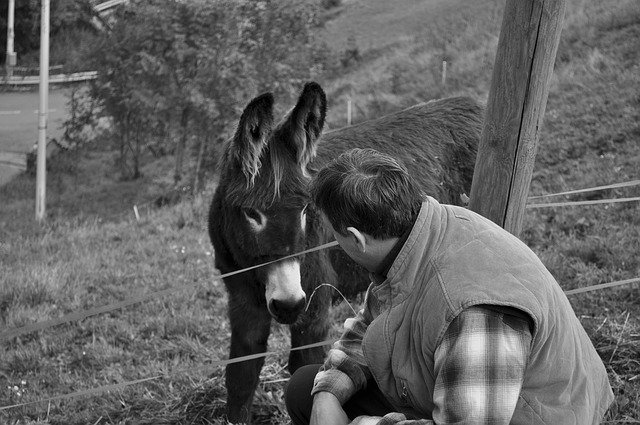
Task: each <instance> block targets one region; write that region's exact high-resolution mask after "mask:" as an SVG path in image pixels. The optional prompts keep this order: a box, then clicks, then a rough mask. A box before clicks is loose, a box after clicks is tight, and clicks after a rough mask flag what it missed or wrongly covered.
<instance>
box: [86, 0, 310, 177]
mask: <svg viewBox="0 0 640 425" xmlns="http://www.w3.org/2000/svg"><path fill="white" fill-rule="evenodd" d="M315 24H316V19H315V10H314V9H313V8H312V7H310V6H308V5H305V4H298V5H295V4H291V3H290V2H289V1H284V0H282V1H275V0H271V1H257V2H256V1H248V0H241V1H235V0H223V1H191V2H182V1H177V0H148V1H134V2H131V3H130V4H129V5H128V6H126V7H125V8H123V9H122V10H121V11H120V14H119V15H118V17H117V20H116V23H115V25H114V26H113V27H112V31H111V32H109V33H108V34H106V35H105V36H104V38H103V39H102V40H101V43H99V45H98V48H97V49H96V51H95V53H94V59H95V60H94V65H95V69H96V70H97V71H98V75H99V77H98V79H97V80H96V81H95V82H94V85H93V90H92V92H91V93H92V96H93V97H94V98H95V99H97V100H98V101H99V104H100V105H101V112H102V114H104V115H106V116H109V117H110V118H111V119H112V122H113V135H114V141H115V144H116V146H117V148H118V151H119V163H120V166H121V169H122V172H123V176H124V177H127V178H136V177H138V176H139V175H140V155H141V153H142V152H143V151H144V147H147V146H148V147H149V148H150V149H153V150H154V152H162V151H168V152H172V153H173V154H174V156H175V167H174V184H175V185H176V186H179V185H182V184H183V178H184V170H183V167H184V162H185V156H188V154H190V153H191V152H194V153H195V157H196V163H195V165H193V168H192V169H193V173H192V180H194V181H195V180H196V179H197V176H198V175H199V174H200V172H201V170H202V163H203V161H204V158H205V157H206V153H207V152H211V151H212V149H208V147H207V145H208V144H209V143H217V142H218V141H219V140H221V139H223V137H221V136H222V135H224V134H225V130H226V129H228V125H229V123H231V122H232V121H234V120H235V119H236V118H237V114H238V113H239V110H238V105H239V102H240V101H242V102H244V100H246V99H247V98H248V97H250V96H253V95H255V94H256V93H257V92H258V91H264V90H267V89H269V90H273V91H275V92H276V94H283V95H289V96H290V95H291V92H292V90H293V89H297V88H298V86H299V85H300V83H301V82H302V81H303V80H306V79H308V78H310V76H311V74H312V72H317V71H318V70H319V69H322V64H319V63H317V62H315V61H314V58H315V57H317V55H315V54H316V53H317V48H316V46H315V43H314V41H313V38H312V36H311V34H312V33H311V29H312V27H313V26H314V25H315ZM190 148H193V149H190Z"/></svg>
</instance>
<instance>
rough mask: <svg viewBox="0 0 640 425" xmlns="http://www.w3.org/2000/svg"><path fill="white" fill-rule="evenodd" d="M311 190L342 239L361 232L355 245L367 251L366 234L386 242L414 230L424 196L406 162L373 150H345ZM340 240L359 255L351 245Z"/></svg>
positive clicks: (322, 170) (324, 171)
mask: <svg viewBox="0 0 640 425" xmlns="http://www.w3.org/2000/svg"><path fill="white" fill-rule="evenodd" d="M310 190H311V196H312V199H313V202H314V203H315V204H316V206H317V207H318V208H319V209H320V210H321V211H322V213H323V214H324V216H325V218H326V220H327V221H328V222H329V224H331V226H332V227H333V230H334V232H335V233H337V234H336V239H337V240H338V242H341V240H342V241H344V240H345V239H344V238H347V237H350V236H352V235H355V236H356V238H355V239H354V243H355V245H354V246H355V247H356V248H358V247H359V249H360V250H362V252H364V250H366V246H365V245H366V243H365V240H364V238H365V236H367V237H369V239H372V240H374V241H386V240H394V239H397V238H398V237H400V236H402V235H403V234H404V233H405V232H407V231H409V230H410V229H411V228H412V227H413V224H414V222H415V220H416V217H417V216H418V213H419V211H420V206H421V204H422V201H423V199H424V196H423V194H422V191H421V190H420V187H419V186H418V185H417V183H416V182H415V180H414V179H413V178H412V177H411V175H410V174H409V173H408V172H407V169H406V168H405V167H404V166H403V165H402V164H400V163H399V162H398V161H396V160H395V159H394V158H392V157H391V156H389V155H385V154H382V153H380V152H378V151H375V150H373V149H352V150H350V151H347V152H345V153H343V154H342V155H340V156H339V157H338V158H336V159H335V160H333V161H332V162H330V163H329V164H327V166H325V167H324V168H323V169H321V170H320V171H319V172H318V174H317V175H316V176H315V177H314V179H313V180H312V182H311V188H310ZM354 231H355V232H354ZM362 234H364V236H362V238H363V239H362V242H361V243H358V237H359V236H358V235H362ZM352 239H353V238H352ZM369 242H371V241H369ZM340 245H341V246H342V247H343V248H345V251H347V253H349V255H351V256H352V258H353V255H352V253H350V252H349V250H348V248H347V247H345V244H343V243H342V242H341V243H340ZM369 245H371V244H370V243H369ZM374 248H375V247H374ZM354 259H355V260H356V261H357V262H360V263H362V262H361V261H358V260H359V259H357V258H354Z"/></svg>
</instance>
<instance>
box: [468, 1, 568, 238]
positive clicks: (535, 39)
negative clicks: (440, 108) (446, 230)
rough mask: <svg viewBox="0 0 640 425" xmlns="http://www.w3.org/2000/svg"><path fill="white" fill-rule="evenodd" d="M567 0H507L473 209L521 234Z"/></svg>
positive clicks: (477, 167)
mask: <svg viewBox="0 0 640 425" xmlns="http://www.w3.org/2000/svg"><path fill="white" fill-rule="evenodd" d="M565 9H566V0H507V2H506V5H505V10H504V16H503V20H502V28H501V30H500V38H499V41H498V50H497V52H496V60H495V65H494V68H493V76H492V80H491V88H490V90H489V99H488V103H487V111H486V116H485V121H484V127H483V129H482V136H481V139H480V146H479V147H478V156H477V159H476V165H475V171H474V175H473V184H472V186H471V201H470V204H469V208H470V209H472V210H473V211H475V212H477V213H480V214H482V215H483V216H485V217H487V218H489V219H490V220H492V221H494V222H495V223H497V224H499V225H500V226H502V227H504V228H505V229H506V230H508V231H509V232H511V233H513V234H514V235H516V236H518V235H519V233H520V230H521V229H522V219H523V216H524V209H525V204H526V199H527V195H528V192H529V184H530V183H531V176H532V174H533V165H534V162H535V155H536V149H537V144H538V139H539V135H540V129H541V126H542V119H543V116H544V111H545V107H546V103H547V97H548V94H549V80H550V78H551V75H552V72H553V64H554V61H555V57H556V52H557V50H558V44H559V42H560V33H561V32H562V23H563V19H564V12H565Z"/></svg>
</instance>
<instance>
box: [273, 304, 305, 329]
mask: <svg viewBox="0 0 640 425" xmlns="http://www.w3.org/2000/svg"><path fill="white" fill-rule="evenodd" d="M305 305H306V298H302V299H300V300H296V301H288V300H287V301H282V300H271V302H270V303H269V312H270V313H271V315H272V316H273V318H274V319H276V320H277V321H278V322H279V323H282V324H285V325H290V324H292V323H293V322H295V321H296V319H297V318H298V315H299V314H300V313H301V312H302V310H304V306H305Z"/></svg>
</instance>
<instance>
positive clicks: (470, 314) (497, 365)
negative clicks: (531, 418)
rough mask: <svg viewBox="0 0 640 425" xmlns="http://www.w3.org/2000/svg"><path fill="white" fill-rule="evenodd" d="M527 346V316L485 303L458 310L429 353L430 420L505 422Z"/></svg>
mask: <svg viewBox="0 0 640 425" xmlns="http://www.w3.org/2000/svg"><path fill="white" fill-rule="evenodd" d="M530 349H531V331H530V329H529V321H528V320H527V319H525V318H523V317H518V316H514V315H510V314H505V313H504V312H499V311H494V310H491V309H490V307H489V308H488V307H486V306H482V307H472V308H469V309H467V310H464V311H463V312H462V313H461V314H460V315H459V316H458V317H457V318H456V319H454V321H453V322H451V324H450V325H449V328H448V329H447V331H446V332H445V335H444V338H443V340H442V343H441V344H440V346H439V347H438V348H437V349H436V352H435V355H434V360H435V374H436V382H435V389H434V399H433V402H434V404H435V406H436V407H435V409H434V411H433V421H434V422H435V423H436V424H442V423H464V424H484V423H492V424H505V425H507V424H509V422H510V421H511V417H512V416H513V412H514V410H515V408H516V404H517V402H518V397H519V395H520V390H521V388H522V383H523V380H524V373H525V369H526V365H527V360H528V357H529V353H530Z"/></svg>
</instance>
